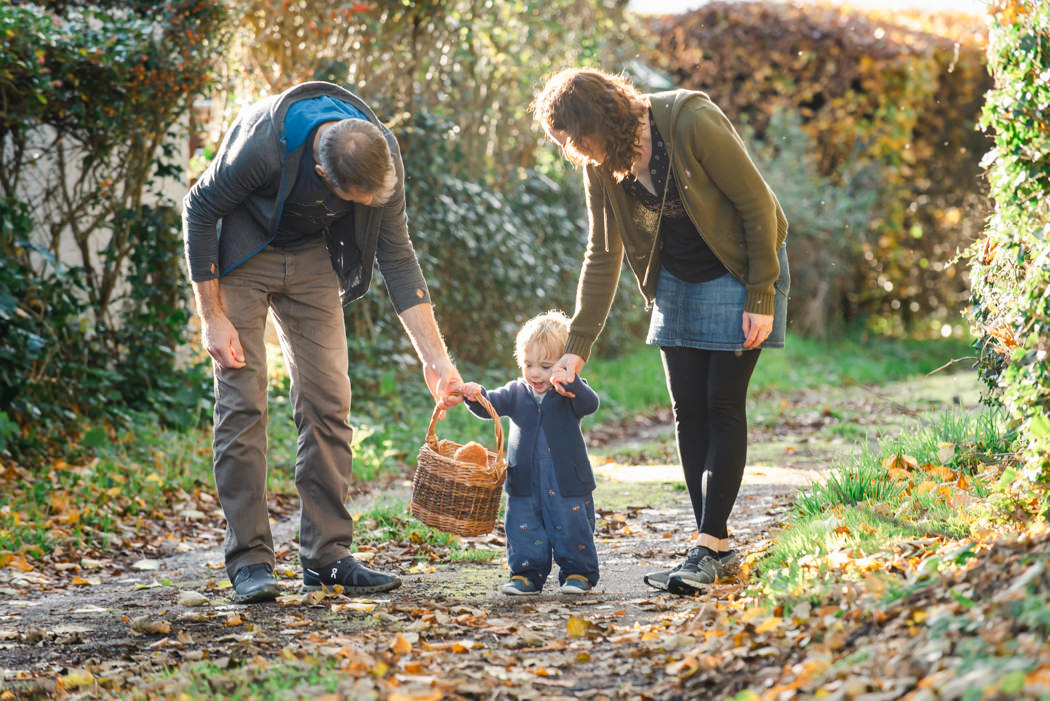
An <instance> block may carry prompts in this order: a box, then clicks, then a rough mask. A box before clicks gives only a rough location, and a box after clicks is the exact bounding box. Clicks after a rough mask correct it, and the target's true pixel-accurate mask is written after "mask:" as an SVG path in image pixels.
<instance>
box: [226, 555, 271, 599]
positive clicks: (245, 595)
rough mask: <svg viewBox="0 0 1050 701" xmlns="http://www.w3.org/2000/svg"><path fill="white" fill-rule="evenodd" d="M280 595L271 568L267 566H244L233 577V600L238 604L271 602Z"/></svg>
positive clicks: (261, 564) (262, 564) (263, 564)
mask: <svg viewBox="0 0 1050 701" xmlns="http://www.w3.org/2000/svg"><path fill="white" fill-rule="evenodd" d="M280 593H281V590H280V588H279V587H278V586H277V578H276V577H274V576H273V567H271V566H270V565H268V564H265V563H259V564H257V565H245V566H244V567H242V568H240V569H239V570H237V574H235V575H234V576H233V600H234V601H236V602H238V603H241V604H253V603H255V602H257V601H273V600H274V599H276V598H277V595H278V594H280Z"/></svg>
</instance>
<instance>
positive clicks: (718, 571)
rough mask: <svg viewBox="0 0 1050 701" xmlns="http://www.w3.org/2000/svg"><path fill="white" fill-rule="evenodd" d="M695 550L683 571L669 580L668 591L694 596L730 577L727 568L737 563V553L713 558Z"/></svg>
mask: <svg viewBox="0 0 1050 701" xmlns="http://www.w3.org/2000/svg"><path fill="white" fill-rule="evenodd" d="M698 550H699V548H693V550H690V551H689V557H688V558H686V561H685V563H684V564H683V565H682V567H681V569H679V570H678V571H677V572H675V573H674V574H672V575H671V576H670V577H668V578H667V591H669V592H671V593H672V594H678V595H680V596H692V595H693V594H695V593H696V592H698V591H701V590H703V589H705V588H706V587H707V586H708V585H709V584H714V583H715V582H717V581H718V580H720V579H725V578H726V577H727V576H728V575H729V570H727V569H726V567H727V566H728V565H730V564H732V563H734V562H736V559H737V555H736V551H734V550H730V551H729V552H727V553H724V554H722V555H719V556H718V557H712V556H711V555H707V554H705V553H704V552H703V551H699V552H697V551H698Z"/></svg>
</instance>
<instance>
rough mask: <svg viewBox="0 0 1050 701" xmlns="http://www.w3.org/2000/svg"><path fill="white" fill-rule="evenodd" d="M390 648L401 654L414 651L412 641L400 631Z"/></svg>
mask: <svg viewBox="0 0 1050 701" xmlns="http://www.w3.org/2000/svg"><path fill="white" fill-rule="evenodd" d="M390 649H391V650H393V651H394V652H396V653H397V654H399V655H407V654H408V653H410V652H412V643H410V642H408V641H407V640H405V636H403V635H401V634H400V633H398V634H397V637H396V638H394V642H392V643H390Z"/></svg>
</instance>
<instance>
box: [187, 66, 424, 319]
mask: <svg viewBox="0 0 1050 701" xmlns="http://www.w3.org/2000/svg"><path fill="white" fill-rule="evenodd" d="M321 96H329V97H332V98H335V99H337V100H340V101H343V102H346V103H348V104H349V105H351V106H352V107H354V108H356V109H357V110H359V111H360V112H362V113H363V114H364V115H365V116H366V117H367V118H368V120H369V121H370V122H372V123H373V124H375V125H376V126H377V127H379V129H380V130H381V131H382V132H383V134H384V135H385V136H386V140H387V143H388V144H389V146H390V153H391V155H392V156H393V159H394V165H395V167H396V170H397V179H398V185H397V188H396V194H395V195H394V197H393V198H392V199H391V200H390V201H389V202H387V203H386V204H385V205H383V206H379V207H366V206H364V205H361V204H356V205H355V206H354V211H353V214H352V215H348V216H345V217H343V218H342V219H340V220H338V221H337V222H336V223H335V224H333V225H332V227H331V228H330V230H329V232H328V234H327V236H326V239H325V241H326V243H327V245H328V253H329V255H330V256H331V258H332V266H333V267H334V268H335V271H336V273H337V274H338V276H339V283H340V295H341V298H342V302H343V304H347V303H349V302H351V301H353V300H355V299H357V298H358V297H360V296H361V295H363V294H364V293H365V292H366V291H367V290H368V286H369V284H370V283H371V280H372V267H373V262H378V264H379V269H380V271H381V272H382V274H383V279H384V281H385V282H386V285H387V289H388V291H389V293H390V299H391V301H392V302H393V305H394V309H395V310H396V311H397V312H398V313H401V312H402V311H404V310H405V309H408V308H409V307H412V306H414V305H416V304H419V303H421V302H429V301H430V293H429V291H428V290H427V285H426V282H425V281H424V279H423V273H422V271H421V270H420V268H419V261H418V260H417V259H416V254H415V251H414V250H413V248H412V242H411V240H410V239H409V237H408V218H407V216H406V214H405V170H404V165H403V164H402V162H401V150H400V148H399V147H398V144H397V140H396V139H395V138H394V135H393V134H392V133H391V132H390V130H389V129H388V128H387V127H386V126H385V125H384V124H383V123H382V122H380V121H379V119H378V118H377V117H376V116H375V114H374V113H373V112H372V110H371V109H370V108H369V107H368V105H367V104H365V102H364V101H363V100H361V99H360V98H359V97H357V96H356V95H354V94H353V93H351V92H350V91H349V90H345V89H344V88H341V87H339V86H337V85H333V84H331V83H324V82H310V83H303V84H301V85H298V86H296V87H293V88H291V89H289V90H287V91H285V92H283V93H281V94H280V95H274V96H271V97H268V98H265V99H263V100H261V101H259V102H257V103H255V104H254V105H252V106H250V107H247V108H245V109H244V110H243V111H242V112H241V114H240V115H238V117H237V119H236V120H235V121H234V123H233V125H232V126H231V127H230V129H229V131H228V132H227V133H226V136H225V137H224V138H223V141H222V145H221V146H220V147H219V152H218V153H217V154H216V156H215V159H214V160H213V161H212V163H211V165H210V166H209V167H208V169H207V171H205V173H204V174H203V175H202V176H201V178H200V180H198V181H197V183H196V184H195V185H194V186H193V187H192V188H190V191H189V193H188V194H187V195H186V197H185V199H184V200H183V212H182V222H183V234H184V236H185V245H186V261H187V263H188V265H189V270H190V278H191V279H192V280H193V281H194V282H201V281H205V280H212V279H215V278H217V277H221V276H223V275H225V274H226V273H228V272H230V271H231V270H233V269H234V268H236V267H237V266H238V265H240V264H241V263H243V262H244V261H246V260H248V259H249V258H251V257H252V256H254V255H255V254H256V253H258V252H259V251H260V250H262V249H263V247H265V246H266V245H267V244H269V243H270V241H272V240H273V238H274V236H276V234H277V227H278V224H279V221H280V217H281V212H282V211H283V209H284V198H285V197H286V196H287V194H288V193H289V192H291V191H292V188H293V187H294V186H295V178H296V175H297V174H298V172H299V163H300V159H301V158H302V157H303V153H304V151H305V149H307V148H312V144H308V143H306V142H305V140H304V141H302V143H301V145H298V146H296V147H294V148H293V149H292V150H289V149H288V148H287V147H288V145H289V142H290V141H291V143H295V142H296V140H290V139H289V138H288V134H286V131H285V115H286V114H287V112H288V108H289V106H291V105H292V104H293V103H295V102H297V101H299V100H306V99H311V98H316V97H321ZM348 244H349V245H348ZM354 244H356V245H354Z"/></svg>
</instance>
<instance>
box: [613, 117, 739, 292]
mask: <svg viewBox="0 0 1050 701" xmlns="http://www.w3.org/2000/svg"><path fill="white" fill-rule="evenodd" d="M649 133H650V134H651V135H652V142H653V145H652V155H651V156H650V157H649V174H650V175H651V176H652V178H653V187H654V188H655V189H656V194H653V193H651V192H649V190H647V189H646V187H645V186H644V185H642V184H641V183H640V182H638V179H637V178H635V177H634V175H633V174H630V173H629V174H628V175H627V177H626V178H624V179H623V182H622V183H621V184H622V185H623V188H624V190H625V191H626V192H627V194H628V195H631V196H632V197H634V198H636V199H637V200H638V201H639V202H640V203H641V204H642V206H643V207H645V208H646V209H649V210H651V211H654V212H658V211H659V210H660V203H661V202H663V203H664V209H663V215H662V216H661V217H660V239H661V242H662V243H661V248H660V264H661V265H663V267H665V268H667V270H668V271H669V272H670V273H671V274H672V275H674V276H675V277H676V278H678V279H679V280H684V281H685V282H707V281H708V280H714V279H716V278H720V277H722V276H723V275H725V274H726V273H727V272H729V271H728V270H726V267H725V266H724V265H722V263H721V261H719V260H718V258H716V257H715V254H714V253H712V252H711V249H710V247H708V245H707V242H705V241H704V239H703V237H702V236H701V235H700V232H699V231H697V230H696V227H695V226H694V225H693V222H692V220H691V219H689V215H688V214H687V213H686V211H685V207H683V206H682V198H681V197H679V195H678V188H677V186H676V184H675V180H674V174H673V173H671V171H670V169H669V168H668V165H669V163H670V158H669V156H668V154H667V144H665V143H664V140H663V137H662V136H660V132H659V131H657V129H656V121H655V120H654V119H653V112H652V110H649ZM665 185H666V187H667V198H666V200H665V199H664V187H665Z"/></svg>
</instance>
